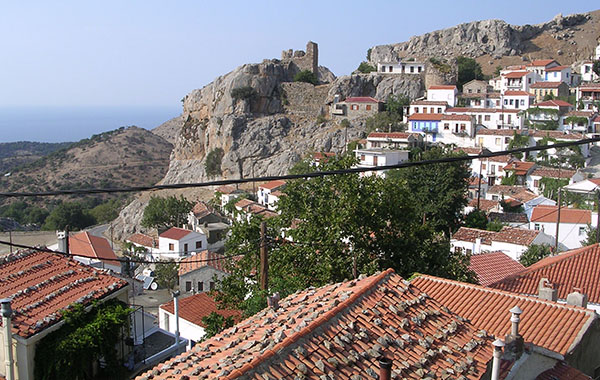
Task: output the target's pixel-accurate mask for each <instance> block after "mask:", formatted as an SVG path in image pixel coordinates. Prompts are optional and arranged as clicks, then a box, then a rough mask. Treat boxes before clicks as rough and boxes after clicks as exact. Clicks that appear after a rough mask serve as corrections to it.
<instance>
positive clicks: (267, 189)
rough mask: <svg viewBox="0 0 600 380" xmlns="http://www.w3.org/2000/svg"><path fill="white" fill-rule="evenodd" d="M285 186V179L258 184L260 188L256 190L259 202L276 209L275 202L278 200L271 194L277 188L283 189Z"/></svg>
mask: <svg viewBox="0 0 600 380" xmlns="http://www.w3.org/2000/svg"><path fill="white" fill-rule="evenodd" d="M284 187H285V181H282V180H275V181H270V182H267V183H263V184H262V185H260V186H258V190H257V191H256V198H257V200H258V204H261V205H263V206H267V208H269V209H275V203H276V201H277V200H276V199H274V198H273V197H272V196H271V194H272V193H273V192H275V191H277V190H281V189H283V188H284Z"/></svg>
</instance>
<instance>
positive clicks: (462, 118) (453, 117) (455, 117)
mask: <svg viewBox="0 0 600 380" xmlns="http://www.w3.org/2000/svg"><path fill="white" fill-rule="evenodd" d="M442 120H460V121H472V120H473V116H469V115H444V116H443V117H442Z"/></svg>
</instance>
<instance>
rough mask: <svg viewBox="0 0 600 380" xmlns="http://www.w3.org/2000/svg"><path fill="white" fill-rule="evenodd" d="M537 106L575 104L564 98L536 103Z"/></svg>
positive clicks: (568, 105) (566, 105) (569, 105)
mask: <svg viewBox="0 0 600 380" xmlns="http://www.w3.org/2000/svg"><path fill="white" fill-rule="evenodd" d="M536 107H573V105H572V104H571V103H568V102H565V101H564V100H559V99H552V100H546V101H544V102H541V103H536Z"/></svg>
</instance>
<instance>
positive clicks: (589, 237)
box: [581, 224, 597, 247]
mask: <svg viewBox="0 0 600 380" xmlns="http://www.w3.org/2000/svg"><path fill="white" fill-rule="evenodd" d="M596 233H597V230H596V227H592V226H591V225H589V224H588V225H587V227H586V228H585V239H583V240H582V241H581V245H583V246H584V247H586V246H588V245H592V244H596Z"/></svg>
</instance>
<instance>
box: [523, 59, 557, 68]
mask: <svg viewBox="0 0 600 380" xmlns="http://www.w3.org/2000/svg"><path fill="white" fill-rule="evenodd" d="M552 62H556V61H555V60H553V59H536V60H533V61H531V63H530V64H529V65H528V66H544V67H546V66H548V65H549V64H551V63H552ZM556 63H558V62H556Z"/></svg>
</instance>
